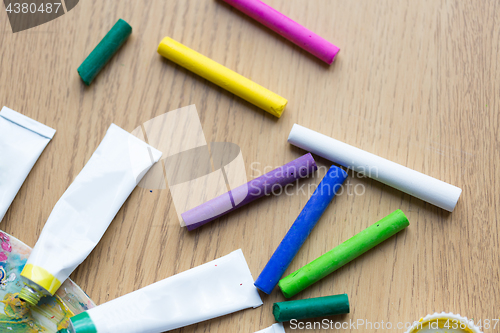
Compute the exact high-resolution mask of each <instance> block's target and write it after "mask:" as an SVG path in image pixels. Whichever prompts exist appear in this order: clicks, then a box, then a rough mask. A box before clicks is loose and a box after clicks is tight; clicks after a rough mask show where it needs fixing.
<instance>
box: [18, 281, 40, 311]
mask: <svg viewBox="0 0 500 333" xmlns="http://www.w3.org/2000/svg"><path fill="white" fill-rule="evenodd" d="M43 296H45V295H44V294H43V293H42V292H40V291H38V290H36V289H35V288H33V287H31V286H29V285H27V284H24V287H23V289H21V291H20V292H19V298H20V299H21V300H23V301H25V302H26V303H28V304H30V305H33V306H35V305H37V304H38V302H39V301H40V299H41V298H42V297H43Z"/></svg>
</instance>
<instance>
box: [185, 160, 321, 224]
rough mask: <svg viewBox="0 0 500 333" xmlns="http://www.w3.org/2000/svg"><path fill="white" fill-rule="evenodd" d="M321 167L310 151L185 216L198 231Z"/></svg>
mask: <svg viewBox="0 0 500 333" xmlns="http://www.w3.org/2000/svg"><path fill="white" fill-rule="evenodd" d="M317 168H318V167H317V166H316V162H314V158H313V157H312V155H311V154H306V155H304V156H301V157H299V158H297V159H296V160H293V161H291V162H290V163H287V164H285V165H283V166H282V167H279V168H277V169H274V170H273V171H270V172H268V173H266V174H264V175H262V176H260V177H258V178H255V179H254V180H252V181H250V182H248V183H246V184H244V185H241V186H239V187H237V188H235V189H234V190H231V191H229V192H227V193H224V194H222V195H220V196H218V197H216V198H214V199H212V200H209V201H207V202H205V203H203V204H201V205H199V206H198V207H195V208H193V209H190V210H188V211H187V212H184V213H182V214H181V216H182V219H183V220H184V222H185V223H186V227H187V229H188V230H189V231H191V230H194V229H196V228H198V227H201V226H202V225H204V224H206V223H208V222H211V221H213V220H215V219H217V218H218V217H220V216H222V215H225V214H227V213H229V212H232V211H233V210H235V209H238V208H240V207H242V206H244V205H246V204H248V203H250V202H252V201H254V200H256V199H258V198H261V197H263V196H269V195H270V194H272V193H276V192H277V191H278V190H279V193H281V192H282V191H283V188H284V187H285V186H286V185H288V184H291V183H293V182H295V181H296V180H298V179H300V178H305V177H307V176H309V175H310V174H311V173H313V172H314V171H316V169H317Z"/></svg>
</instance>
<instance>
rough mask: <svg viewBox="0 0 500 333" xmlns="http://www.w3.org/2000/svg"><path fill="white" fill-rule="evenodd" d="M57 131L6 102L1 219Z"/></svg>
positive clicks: (0, 137)
mask: <svg viewBox="0 0 500 333" xmlns="http://www.w3.org/2000/svg"><path fill="white" fill-rule="evenodd" d="M55 133H56V131H55V130H54V129H52V128H50V127H48V126H45V125H43V124H41V123H39V122H37V121H35V120H33V119H31V118H28V117H26V116H23V115H22V114H20V113H17V112H16V111H14V110H11V109H9V108H8V107H6V106H4V107H3V108H2V111H0V222H1V221H2V219H3V217H4V216H5V213H6V212H7V209H8V208H9V206H10V204H11V203H12V201H13V200H14V198H15V196H16V194H17V192H18V191H19V189H20V188H21V185H23V182H24V180H25V179H26V177H28V174H29V173H30V171H31V168H33V165H35V162H36V161H37V160H38V157H39V156H40V154H41V153H42V151H43V150H44V149H45V146H47V144H48V143H49V141H50V140H51V139H52V137H53V136H54V134H55Z"/></svg>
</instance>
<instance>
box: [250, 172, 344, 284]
mask: <svg viewBox="0 0 500 333" xmlns="http://www.w3.org/2000/svg"><path fill="white" fill-rule="evenodd" d="M346 178H347V172H345V171H344V170H342V169H341V168H339V167H336V166H335V165H332V166H331V167H330V169H329V170H328V172H327V173H326V175H325V177H323V180H321V183H320V184H319V186H318V187H317V188H316V190H315V191H314V193H313V195H312V196H311V198H309V201H307V203H306V205H305V206H304V208H303V209H302V211H301V212H300V214H299V216H298V217H297V219H296V220H295V222H294V223H293V225H292V226H291V227H290V230H288V232H287V234H286V235H285V237H284V238H283V240H282V241H281V243H280V245H279V246H278V248H277V249H276V251H274V254H273V255H272V257H271V259H269V261H268V263H267V264H266V267H264V270H263V271H262V273H260V275H259V277H258V278H257V280H256V281H255V286H256V287H257V288H259V289H260V290H261V291H263V292H265V293H266V294H270V293H271V292H272V291H273V289H274V287H276V285H277V284H278V282H279V280H280V279H281V277H282V276H283V274H284V273H285V271H286V269H287V268H288V266H289V265H290V263H291V262H292V260H293V258H294V257H295V255H296V254H297V252H299V250H300V248H301V246H302V244H304V242H305V241H306V239H307V237H308V236H309V234H310V233H311V231H312V230H313V228H314V226H315V225H316V223H317V222H318V221H319V218H320V217H321V215H323V212H324V211H325V210H326V208H327V207H328V205H329V204H330V202H331V201H332V200H333V197H334V196H335V193H336V192H337V191H338V190H339V188H340V187H341V186H342V183H343V182H344V181H345V179H346Z"/></svg>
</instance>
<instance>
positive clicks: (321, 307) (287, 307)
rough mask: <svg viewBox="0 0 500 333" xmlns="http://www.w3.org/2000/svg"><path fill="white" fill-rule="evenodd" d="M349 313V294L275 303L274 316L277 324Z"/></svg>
mask: <svg viewBox="0 0 500 333" xmlns="http://www.w3.org/2000/svg"><path fill="white" fill-rule="evenodd" d="M344 313H349V298H348V297H347V294H341V295H333V296H325V297H317V298H308V299H301V300H297V301H288V302H280V303H274V305H273V315H274V319H276V321H277V322H282V321H290V320H292V319H307V318H317V317H326V316H333V315H338V314H344Z"/></svg>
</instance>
